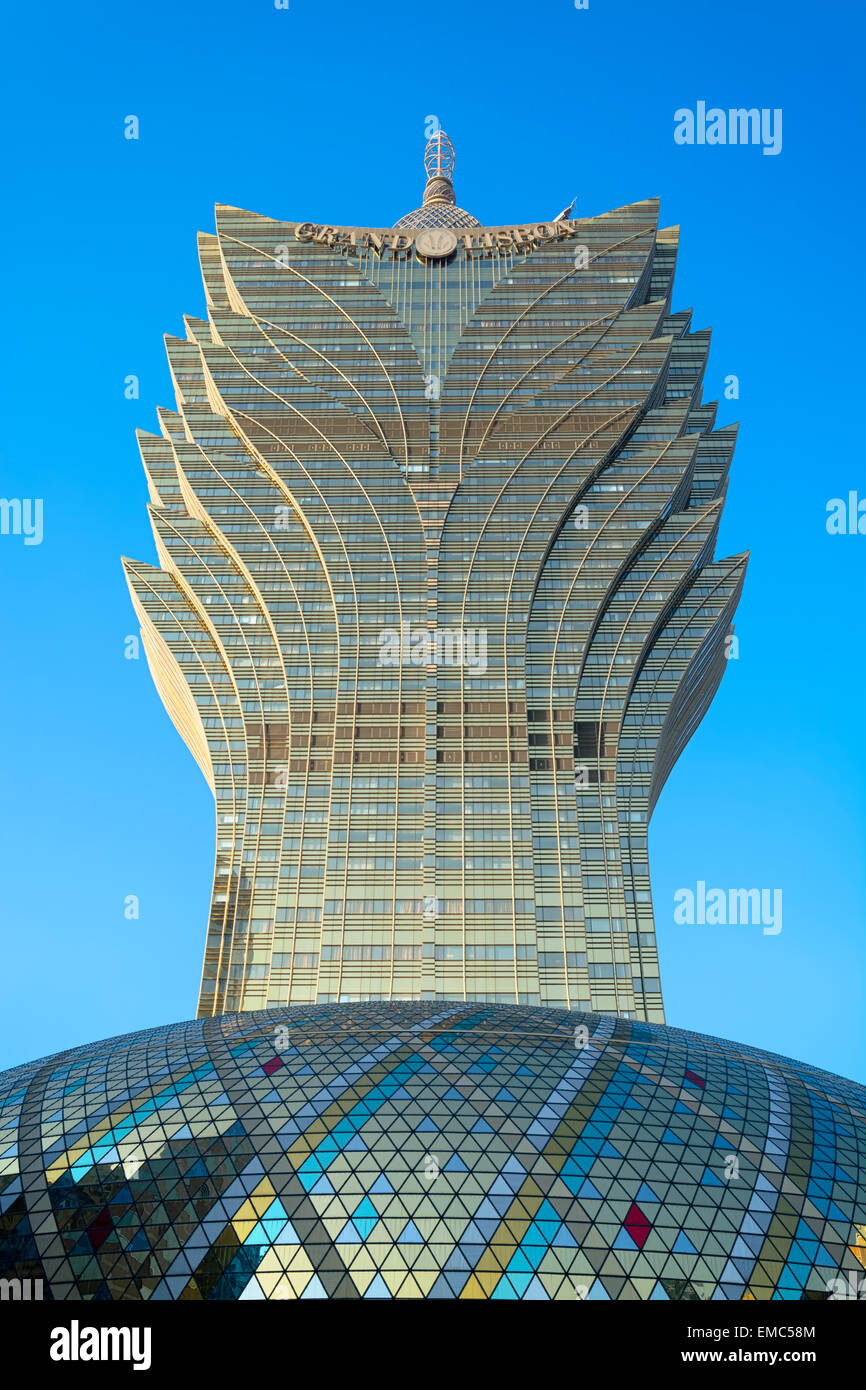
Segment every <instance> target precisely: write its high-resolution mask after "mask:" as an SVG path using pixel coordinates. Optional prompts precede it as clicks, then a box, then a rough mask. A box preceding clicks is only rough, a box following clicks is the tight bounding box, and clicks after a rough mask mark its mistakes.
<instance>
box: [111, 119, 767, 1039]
mask: <svg viewBox="0 0 866 1390" xmlns="http://www.w3.org/2000/svg"><path fill="white" fill-rule="evenodd" d="M426 166H427V186H426V190H425V197H424V201H423V203H422V205H421V207H420V208H419V209H417V210H416V211H415V212H412V213H409V214H407V215H405V216H404V217H403V218H401V219H400V220H399V221H398V222H397V224H396V226H395V227H393V228H378V229H377V228H372V229H371V228H359V227H350V226H343V227H336V226H322V225H319V224H316V223H312V222H302V221H275V220H271V219H269V218H266V217H261V216H257V215H255V214H253V213H250V212H244V211H241V210H239V209H237V208H229V207H219V208H218V209H217V233H216V235H214V236H210V235H208V236H202V237H201V238H200V257H201V266H202V273H203V277H204V283H205V289H206V294H207V312H208V318H207V320H206V321H205V320H201V319H194V318H188V319H186V321H185V322H186V338H185V339H182V338H169V339H168V355H169V360H170V364H171V369H172V374H173V378H174V386H175V392H176V409H175V410H174V411H164V412H161V415H160V426H161V433H160V434H158V435H151V434H146V435H144V436H143V437H142V438H141V450H142V455H143V459H144V464H145V469H146V472H147V478H148V483H149V487H150V495H151V503H152V506H151V517H152V523H153V530H154V534H155V537H156V544H157V551H158V557H159V565H158V566H153V565H147V564H141V563H138V562H134V561H128V562H126V572H127V577H128V581H129V585H130V589H131V592H132V595H133V600H134V603H135V607H136V611H137V613H138V616H139V618H140V621H141V626H142V635H143V640H144V644H145V648H146V651H147V655H148V659H149V662H150V666H151V670H152V672H153V676H154V679H155V681H156V684H157V687H158V689H159V692H160V695H161V696H162V698H163V700H164V702H165V704H166V707H167V709H168V711H169V713H170V715H171V717H172V718H173V720H174V722H175V724H176V725H177V728H178V729H179V731H180V732H181V734H182V735H183V737H184V739H185V740H186V742H187V744H188V745H189V747H190V749H191V751H192V753H193V755H194V756H195V758H196V759H197V761H198V763H199V765H200V767H201V768H202V771H203V773H204V775H205V776H206V778H207V779H208V782H209V784H210V786H211V788H212V790H213V792H214V795H215V798H216V810H217V847H216V865H215V878H214V889H213V900H212V905H211V911H210V920H209V925H208V931H207V944H206V951H205V958H204V969H203V978H202V984H201V996H200V1004H199V1015H200V1016H208V1015H212V1014H216V1013H221V1012H225V1011H235V1010H247V1009H258V1008H264V1007H279V1006H283V1005H285V1004H286V1003H334V1002H349V1003H351V1002H363V1001H369V1000H406V1001H411V1000H415V1001H425V1002H426V1001H429V1002H435V1001H438V1000H442V1001H445V1000H462V1001H466V1002H477V1003H489V1004H521V1005H529V1006H531V1005H539V1004H540V1005H555V1006H558V1007H561V1008H576V1009H591V1010H594V1011H598V1012H601V1013H613V1014H618V1015H621V1016H623V1017H626V1018H632V1019H636V1020H641V1019H644V1020H651V1021H659V1022H660V1021H663V1019H664V1012H663V1006H662V996H661V988H660V981H659V968H658V957H657V950H656V940H655V931H654V923H653V912H652V903H651V894H650V880H649V873H648V863H647V829H648V822H649V818H650V815H651V813H652V810H653V807H654V805H655V802H656V799H657V798H658V795H659V793H660V791H661V788H662V786H663V784H664V782H665V779H666V778H667V776H668V774H669V772H670V770H671V768H672V766H673V764H674V762H675V760H676V758H677V757H678V755H679V753H680V752H681V750H682V748H683V747H684V745H685V743H686V742H687V741H688V739H689V737H690V736H691V734H692V732H693V731H694V729H695V727H696V726H697V724H698V723H699V721H700V719H701V718H702V716H703V714H704V712H705V710H706V708H707V706H708V704H709V702H710V700H711V698H712V696H713V694H714V692H715V690H716V687H717V685H718V682H719V680H720V679H721V675H722V673H723V670H724V666H725V657H726V654H727V649H726V643H727V640H728V638H729V635H730V632H731V620H732V614H733V611H734V608H735V606H736V603H737V600H738V596H739V593H740V588H741V585H742V581H743V574H744V568H745V557H744V556H735V557H733V558H730V559H726V560H716V559H714V544H715V538H716V531H717V527H718V524H719V517H720V513H721V508H722V501H723V496H724V489H725V477H726V473H727V469H728V465H729V463H730V460H731V455H732V452H733V448H734V441H735V430H734V429H733V428H724V429H720V430H714V428H713V425H714V418H715V407H714V406H713V405H705V404H703V403H702V399H701V381H702V375H703V370H704V365H705V362H706V357H707V353H708V350H709V342H710V335H709V332H708V331H700V332H696V333H691V332H690V317H691V316H690V313H689V312H677V313H675V312H673V311H672V308H671V289H672V280H673V273H674V264H675V259H676V247H677V232H676V229H668V230H658V229H657V217H658V205H657V202H656V201H654V200H648V201H646V202H641V203H636V204H633V205H630V206H628V207H625V208H621V209H619V210H617V211H614V212H610V213H606V214H604V215H602V216H599V217H592V218H586V219H574V218H571V217H569V216H567V215H563V217H562V218H560V219H554V220H553V221H550V222H541V223H538V224H526V225H521V226H508V227H485V226H482V225H481V224H480V223H479V222H478V221H477V220H476V218H474V217H473V216H471V215H470V214H469V213H466V212H464V211H463V210H462V209H461V208H460V207H458V206H457V204H456V200H455V196H454V191H453V183H452V173H453V151H452V150H451V146H450V142H448V141H447V137H445V136H444V135H438V136H436V137H434V140H433V141H431V145H430V147H428V154H427V160H426ZM567 212H570V210H567Z"/></svg>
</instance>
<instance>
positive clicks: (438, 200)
mask: <svg viewBox="0 0 866 1390" xmlns="http://www.w3.org/2000/svg"><path fill="white" fill-rule="evenodd" d="M424 168H425V170H426V171H427V185H426V187H425V189H424V198H423V200H422V203H421V206H420V208H415V210H414V212H407V213H406V216H405V217H401V218H400V220H399V222H396V223H395V224H394V225H395V226H396V227H407V228H408V227H418V228H423V227H478V226H479V225H480V223H479V222H478V219H477V218H475V217H473V216H472V214H471V212H465V211H464V210H463V208H459V207H458V206H457V198H456V196H455V194H454V184H453V183H452V179H453V177H454V146H453V145H452V143H451V141H450V140H449V139H448V136H447V135H446V134H445V131H444V130H443V129H442V128H441V126H440V128H439V129H438V130H437V131H436V132H435V134H433V135H432V136H431V137H430V139H429V140H428V141H427V146H426V149H425V150H424Z"/></svg>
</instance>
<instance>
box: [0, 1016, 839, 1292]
mask: <svg viewBox="0 0 866 1390" xmlns="http://www.w3.org/2000/svg"><path fill="white" fill-rule="evenodd" d="M864 1115H866V1094H864V1091H863V1088H862V1087H860V1086H855V1085H853V1084H851V1083H849V1082H845V1081H842V1080H841V1079H840V1078H839V1077H834V1076H830V1075H828V1074H827V1073H826V1072H821V1071H818V1070H816V1069H814V1068H809V1067H805V1066H802V1065H800V1064H797V1063H794V1062H790V1061H788V1060H787V1059H785V1058H781V1057H775V1056H772V1055H770V1054H768V1053H762V1052H758V1051H756V1050H755V1049H752V1048H745V1047H739V1046H737V1045H736V1044H735V1043H726V1042H720V1041H719V1040H718V1039H714V1038H707V1037H703V1036H701V1035H699V1034H696V1033H683V1032H679V1031H678V1030H676V1029H673V1028H667V1027H664V1026H659V1025H654V1024H646V1023H639V1022H632V1021H629V1020H625V1019H613V1018H610V1017H600V1016H598V1015H588V1014H568V1013H566V1012H564V1011H562V1010H558V1009H540V1008H538V1009H522V1008H518V1007H516V1006H511V1007H509V1008H505V1007H501V1006H496V1005H492V1006H478V1005H456V1006H455V1005H452V1006H450V1007H446V1008H444V1009H438V1010H432V1011H431V1009H430V1007H429V1005H424V1004H420V1003H417V1004H375V1005H359V1004H342V1005H331V1006H328V1005H318V1006H313V1007H310V1006H307V1007H304V1006H297V1007H294V1008H292V1009H288V1010H273V1011H270V1012H268V1013H242V1014H237V1015H234V1016H232V1017H225V1016H223V1017H220V1018H213V1019H204V1020H200V1021H198V1022H194V1023H181V1024H175V1025H173V1026H171V1027H168V1028H160V1029H156V1030H154V1031H153V1032H147V1033H137V1034H131V1035H129V1036H127V1037H123V1038H115V1039H112V1040H110V1041H108V1042H105V1043H99V1044H96V1045H94V1046H93V1047H86V1048H81V1049H78V1050H77V1051H75V1052H69V1053H64V1054H61V1055H60V1056H58V1057H55V1058H52V1059H49V1060H47V1061H45V1060H43V1061H42V1062H35V1063H33V1064H32V1065H30V1066H28V1067H22V1068H19V1069H18V1070H17V1071H14V1072H7V1073H6V1074H5V1075H4V1076H3V1077H0V1128H2V1129H3V1130H4V1131H7V1132H10V1133H11V1132H12V1131H15V1130H17V1132H18V1134H19V1136H20V1138H19V1143H18V1145H17V1146H14V1145H13V1146H12V1147H10V1148H7V1149H6V1150H5V1152H3V1153H2V1155H0V1211H2V1228H0V1270H2V1271H3V1272H4V1274H5V1275H7V1276H8V1275H10V1274H11V1275H12V1276H13V1277H16V1278H19V1279H21V1280H28V1279H30V1280H38V1279H42V1280H43V1295H44V1297H45V1298H46V1299H48V1298H51V1299H55V1300H62V1299H91V1298H96V1299H118V1300H119V1299H145V1300H165V1299H181V1300H189V1299H193V1300H232V1299H265V1298H268V1299H280V1298H292V1299H293V1298H340V1299H358V1298H388V1299H390V1298H410V1299H419V1298H448V1299H488V1298H492V1299H503V1298H504V1299H570V1300H571V1301H574V1300H575V1299H582V1298H587V1299H590V1300H593V1299H603V1300H606V1299H625V1300H628V1299H661V1300H674V1301H677V1300H683V1299H685V1300H706V1299H727V1300H743V1299H746V1300H748V1299H758V1300H769V1299H784V1300H789V1301H790V1300H795V1301H800V1300H803V1299H806V1300H810V1299H817V1300H820V1299H829V1298H832V1299H849V1298H853V1297H857V1296H858V1290H860V1289H861V1288H862V1280H863V1278H864V1268H866V1225H864V1224H863V1223H864V1213H866V1185H864V1177H866V1170H864V1153H866V1122H864ZM858 1223H859V1224H858Z"/></svg>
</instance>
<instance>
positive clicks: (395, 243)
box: [295, 222, 574, 260]
mask: <svg viewBox="0 0 866 1390" xmlns="http://www.w3.org/2000/svg"><path fill="white" fill-rule="evenodd" d="M573 235H574V231H573V229H572V227H571V225H570V223H568V222H538V223H537V224H536V225H535V226H524V227H498V228H496V229H495V230H489V229H488V228H486V227H479V228H477V229H475V230H472V231H469V230H467V231H461V232H460V233H459V234H458V233H455V232H453V231H452V230H451V228H450V227H423V228H421V229H420V230H419V231H417V232H413V231H411V230H407V231H402V230H401V231H386V230H382V231H374V230H372V229H365V228H363V227H330V226H327V225H324V226H320V225H319V224H318V223H315V222H298V223H297V225H296V226H295V240H296V241H312V242H316V243H317V244H318V245H320V246H330V247H333V248H335V249H337V250H345V251H346V252H348V253H349V254H350V255H353V254H355V252H357V251H359V250H364V251H375V252H376V255H377V256H382V255H384V254H385V252H387V251H390V252H391V254H392V255H394V256H399V255H404V254H405V253H406V252H408V251H410V250H411V249H412V248H413V246H414V248H415V252H416V254H417V255H418V256H420V257H422V258H423V259H424V260H443V259H444V258H445V257H446V256H450V255H452V254H453V252H454V251H455V250H456V249H457V246H458V244H459V242H460V241H462V242H463V245H464V247H465V250H466V254H467V255H472V254H478V253H480V254H481V255H485V256H492V255H493V254H494V253H495V252H496V251H531V250H532V248H533V247H534V246H540V245H543V243H544V242H546V241H556V240H559V239H560V238H561V237H569V236H573Z"/></svg>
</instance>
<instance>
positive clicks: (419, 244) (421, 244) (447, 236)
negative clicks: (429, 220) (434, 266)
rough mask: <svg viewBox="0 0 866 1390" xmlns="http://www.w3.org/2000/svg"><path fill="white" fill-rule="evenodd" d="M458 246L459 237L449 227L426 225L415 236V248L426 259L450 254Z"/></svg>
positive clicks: (436, 258)
mask: <svg viewBox="0 0 866 1390" xmlns="http://www.w3.org/2000/svg"><path fill="white" fill-rule="evenodd" d="M456 247H457V238H456V236H455V235H454V233H453V232H452V231H451V229H450V228H449V227H426V228H425V229H424V231H423V232H419V233H418V235H417V236H416V238H415V250H416V251H417V252H418V255H419V256H423V257H424V258H425V260H439V259H441V258H442V257H443V256H450V255H451V252H452V251H454V250H455V249H456Z"/></svg>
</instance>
